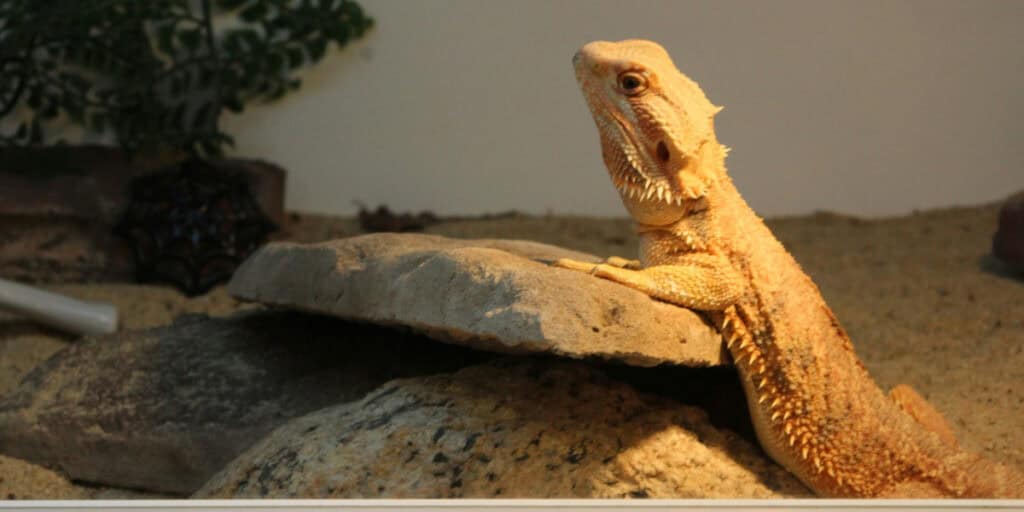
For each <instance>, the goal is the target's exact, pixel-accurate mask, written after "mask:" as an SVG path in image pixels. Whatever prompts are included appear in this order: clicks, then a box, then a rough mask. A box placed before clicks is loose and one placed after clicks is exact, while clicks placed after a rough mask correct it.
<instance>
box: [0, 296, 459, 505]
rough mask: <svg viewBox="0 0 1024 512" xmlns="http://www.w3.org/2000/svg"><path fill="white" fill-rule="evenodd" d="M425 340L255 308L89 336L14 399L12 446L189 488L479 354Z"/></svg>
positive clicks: (158, 485) (121, 478) (39, 457)
mask: <svg viewBox="0 0 1024 512" xmlns="http://www.w3.org/2000/svg"><path fill="white" fill-rule="evenodd" d="M416 338H418V337H417V336H413V335H409V334H403V333H399V332H394V331H393V330H391V329H382V328H379V327H375V326H368V325H353V324H349V323H346V322H343V321H340V320H337V319H334V318H328V317H317V316H312V315H307V314H300V313H294V312H277V313H267V312H262V311H255V312H248V313H240V314H238V315H236V316H232V317H228V318H219V319H215V318H210V317H206V316H199V315H190V316H186V317H183V318H181V319H179V320H178V321H177V322H175V323H174V324H172V325H170V326H166V327H160V328H155V329H147V330H139V331H125V332H122V333H118V334H116V335H112V336H108V337H101V338H93V339H87V340H85V341H83V342H81V343H76V344H74V345H71V346H69V347H67V348H65V349H63V350H61V351H60V352H58V353H56V354H55V355H54V356H52V357H51V358H50V359H48V360H47V361H46V362H44V363H42V364H41V365H39V366H37V367H36V368H35V369H34V370H33V371H32V372H30V373H29V374H28V375H27V376H26V377H25V378H24V379H23V380H22V382H21V383H20V384H19V386H18V387H17V388H15V389H14V390H13V391H12V392H11V393H10V394H8V395H7V396H6V397H4V398H3V399H2V400H0V453H3V454H5V455H10V456H13V457H18V458H20V459H24V460H28V461H31V462H34V463H38V464H43V465H46V466H48V467H54V468H58V469H60V470H61V471H62V472H63V473H65V474H67V475H69V476H70V477H71V478H74V479H76V480H83V481H87V482H94V483H99V484H105V485H110V486H115V487H126V488H136V489H145V490H150V491H157V492H166V493H172V494H188V493H191V492H193V491H195V490H196V489H197V488H198V487H199V486H200V485H201V484H202V483H203V482H205V481H206V480H207V479H209V477H210V476H211V475H212V474H213V473H215V472H216V471H217V470H219V469H220V468H221V467H222V466H223V465H224V464H225V463H227V462H228V461H230V460H231V459H233V458H234V457H235V456H237V455H238V454H239V453H241V451H242V450H244V449H245V448H247V447H248V446H249V445H250V444H251V443H253V442H255V441H256V440H258V439H259V438H260V437H262V436H263V435H265V434H266V433H267V432H269V431H271V430H272V429H273V428H275V427H277V426H279V425H281V424H282V423H284V422H285V421H287V420H289V419H291V418H294V417H297V416H300V415H302V414H305V413H308V412H310V411H313V410H316V409H318V408H321V407H325V406H327V405H333V404H338V403H342V402H345V401H349V400H355V399H358V398H361V397H362V396H363V395H365V393H367V392H369V391H370V390H372V389H373V388H375V387H376V386H378V385H379V384H381V383H383V382H385V381H387V380H389V379H392V378H395V377H398V376H408V375H418V374H423V373H430V372H436V371H451V370H453V369H456V368H459V367H461V366H462V365H464V364H468V363H469V362H474V361H476V360H478V358H479V355H478V354H475V353H472V352H470V351H468V350H465V349H459V348H457V347H451V346H445V345H442V344H438V343H429V342H424V341H423V340H421V339H416Z"/></svg>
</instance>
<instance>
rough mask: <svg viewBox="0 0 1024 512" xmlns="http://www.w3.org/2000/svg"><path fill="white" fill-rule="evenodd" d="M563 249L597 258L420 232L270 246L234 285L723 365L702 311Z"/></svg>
mask: <svg viewBox="0 0 1024 512" xmlns="http://www.w3.org/2000/svg"><path fill="white" fill-rule="evenodd" d="M562 257H569V258H575V259H578V260H585V261H597V258H596V257H594V256H591V255H588V254H582V253H578V252H574V251H569V250H566V249H561V248H558V247H554V246H550V245H544V244H539V243H535V242H527V241H518V240H457V239H450V238H444V237H440V236H433V235H421V234H391V233H386V234H385V233H381V234H372V235H363V236H358V237H353V238H345V239H340V240H333V241H330V242H324V243H319V244H313V245H303V244H294V243H275V244H270V245H268V246H265V247H263V248H262V249H260V250H259V251H257V252H256V254H254V255H252V256H251V257H250V258H249V259H248V260H247V261H246V262H245V263H243V264H242V266H241V267H240V268H239V269H238V271H237V272H236V273H235V276H234V278H233V279H232V280H231V283H230V284H229V285H228V291H229V292H230V293H231V294H232V295H234V296H236V297H238V298H240V299H243V300H248V301H256V302H261V303H265V304H271V305H275V306H281V307H286V308H294V309H299V310H304V311H312V312H317V313H323V314H329V315H335V316H339V317H342V318H347V319H354V320H360V321H365V322H373V323H378V324H385V325H402V326H407V327H411V328H413V329H416V330H418V331H421V332H423V333H425V334H426V335H427V336H429V337H431V338H434V339H437V340H441V341H445V342H449V343H457V344H462V345H468V346H471V347H474V348H478V349H484V350H493V351H499V352H507V353H533V352H543V353H552V354H557V355H562V356H569V357H573V358H601V359H607V360H617V361H622V362H625V363H628V364H632V365H637V366H654V365H659V364H675V365H687V366H708V365H719V364H725V363H726V362H727V357H726V356H725V352H724V351H723V348H722V343H721V337H720V336H719V334H718V333H717V331H715V330H714V329H713V328H712V327H711V326H709V325H708V324H707V323H706V322H705V321H704V320H703V319H702V318H701V317H700V316H699V315H697V314H696V313H694V312H692V311H690V310H687V309H683V308H679V307H676V306H673V305H670V304H666V303H664V302H660V301H656V300H653V299H651V298H650V297H648V296H646V295H644V294H643V293H640V292H639V291H636V290H633V289H631V288H628V287H626V286H622V285H620V284H616V283H612V282H609V281H607V280H603V279H598V278H595V277H593V276H590V275H587V274H585V273H581V272H576V271H571V270H566V269H561V268H554V267H551V266H550V265H548V263H550V262H551V261H554V260H556V259H558V258H562Z"/></svg>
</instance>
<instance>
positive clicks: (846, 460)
mask: <svg viewBox="0 0 1024 512" xmlns="http://www.w3.org/2000/svg"><path fill="white" fill-rule="evenodd" d="M573 61H574V64H575V68H576V77H577V80H578V81H579V84H580V88H581V89H582V92H583V95H584V97H585V98H586V100H587V103H588V105H589V106H590V110H591V112H592V114H593V116H594V120H595V122H596V123H597V127H598V132H599V133H600V136H601V148H602V154H603V157H604V161H605V164H606V166H607V168H608V172H609V174H610V176H611V178H612V181H613V183H614V184H615V187H616V189H617V190H618V191H619V194H620V197H621V198H622V201H623V203H624V205H625V206H626V209H627V210H628V211H629V213H630V215H631V216H632V217H633V219H634V220H635V221H636V222H637V228H638V230H639V232H640V234H641V236H640V239H641V247H640V254H641V258H640V260H639V261H630V260H624V259H622V258H611V259H609V260H608V261H606V262H605V263H603V264H598V265H594V264H591V263H584V262H577V261H573V260H560V261H559V262H557V263H556V265H557V266H561V267H564V268H570V269H574V270H580V271H586V272H591V273H593V274H594V275H596V276H598V277H602V278H605V279H610V280H613V281H617V282H620V283H622V284H624V285H627V286H630V287H633V288H636V289H638V290H640V291H643V292H644V293H647V294H649V295H650V296H652V297H655V298H657V299H661V300H664V301H667V302H671V303H675V304H678V305H680V306H684V307H687V308H692V309H697V310H702V311H704V312H705V313H706V314H707V315H708V317H709V318H710V319H711V320H712V321H713V322H714V324H715V325H716V326H717V327H718V329H719V330H720V331H721V333H722V336H723V339H725V340H726V344H727V347H728V349H729V352H730V353H731V354H732V358H733V361H734V362H735V364H736V366H737V368H738V370H739V375H740V378H741V380H742V382H743V387H744V389H745V391H746V396H747V403H748V407H749V409H750V414H751V417H752V419H753V423H754V427H755V430H756V431H757V436H758V439H759V440H760V442H761V445H762V446H763V447H764V449H765V451H767V452H768V454H769V455H770V456H771V457H772V458H773V459H775V460H776V461H777V462H779V463H780V464H782V465H783V466H784V467H786V468H787V469H788V470H789V471H791V472H793V473H794V474H795V475H797V477H799V478H800V479H801V480H802V481H803V482H804V483H805V484H807V485H808V486H809V487H810V488H811V489H813V490H814V491H815V492H817V493H818V494H820V495H824V496H837V497H838V496H845V497H880V496H888V497H1004V498H1005V497H1018V498H1019V497H1024V475H1022V474H1021V473H1019V472H1017V471H1015V470H1013V469H1011V468H1009V467H1006V466H1003V465H1000V464H997V463H994V462H991V461H988V460H985V459H983V458H982V457H980V456H977V455H974V454H971V453H968V452H965V451H963V450H961V449H960V448H959V447H958V445H957V442H956V439H955V438H954V437H953V435H952V433H951V430H950V429H949V428H948V426H947V425H946V423H945V421H944V420H943V419H942V416H941V415H940V414H939V413H938V412H936V411H935V409H933V408H932V407H931V406H930V405H929V404H928V403H927V402H925V401H924V399H922V398H921V397H920V396H919V395H917V393H915V392H914V391H913V390H911V389H910V388H909V387H906V386H898V387H897V388H896V389H894V390H893V392H892V393H891V395H890V396H887V395H886V394H884V393H883V392H882V390H880V389H879V388H878V386H877V385H875V383H874V381H873V380H872V379H871V377H870V376H869V375H868V372H867V371H866V370H865V368H864V366H863V365H862V364H861V362H860V361H859V360H858V359H857V356H856V354H855V353H854V350H853V345H852V344H851V343H850V339H849V337H848V336H847V335H846V332H844V331H843V328H842V327H841V326H840V325H839V321H838V320H837V319H836V317H835V315H833V313H832V311H831V310H830V309H829V308H828V306H827V305H826V304H825V302H824V300H823V299H822V297H821V294H820V292H819V291H818V288H817V287H816V286H815V285H814V283H813V282H812V281H811V279H810V278H809V277H807V275H806V274H804V272H803V271H802V270H801V269H800V266H799V265H798V264H797V262H796V261H795V260H794V259H793V257H792V256H790V254H789V253H788V252H786V250H785V249H784V248H783V247H782V245H781V244H780V243H779V242H778V241H777V240H776V239H775V237H774V236H772V234H771V232H770V231H769V230H768V228H767V227H766V226H765V225H764V223H763V222H762V221H761V219H760V218H758V217H757V215H755V214H754V212H753V211H751V209H750V207H748V206H747V204H746V202H744V201H743V199H742V198H741V197H740V194H739V192H737V191H736V188H735V187H734V186H733V183H732V181H731V180H730V179H729V177H728V176H727V175H726V173H725V154H726V151H727V150H726V149H725V148H724V146H722V145H720V144H719V143H718V141H717V139H716V138H715V132H714V125H713V117H714V115H715V114H716V113H717V112H718V111H719V110H720V108H719V107H716V106H714V105H712V104H711V103H710V102H709V101H708V100H707V98H706V97H705V96H704V93H703V92H702V91H701V90H700V87H698V86H697V84H696V83H694V82H692V81H691V80H690V79H688V78H687V77H685V76H684V75H683V74H682V73H680V72H679V71H678V70H677V69H676V67H675V65H674V64H673V63H672V60H671V59H670V58H669V56H668V54H667V53H666V52H665V50H664V49H663V48H661V47H660V46H658V45H657V44H655V43H652V42H650V41H640V40H631V41H622V42H617V43H609V42H594V43H590V44H588V45H586V46H584V47H583V48H582V49H581V50H580V51H579V52H577V54H576V56H575V57H574V59H573Z"/></svg>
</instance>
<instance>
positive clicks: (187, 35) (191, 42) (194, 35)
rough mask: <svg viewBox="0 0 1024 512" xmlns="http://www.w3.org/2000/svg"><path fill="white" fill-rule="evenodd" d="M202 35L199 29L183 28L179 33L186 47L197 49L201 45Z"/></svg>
mask: <svg viewBox="0 0 1024 512" xmlns="http://www.w3.org/2000/svg"><path fill="white" fill-rule="evenodd" d="M200 36H201V34H200V33H199V29H194V30H182V31H181V32H179V33H178V41H181V45H182V46H184V47H185V48H188V49H189V50H192V51H195V49H196V48H198V47H199V38H200Z"/></svg>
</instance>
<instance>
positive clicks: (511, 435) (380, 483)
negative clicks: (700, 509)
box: [193, 358, 811, 498]
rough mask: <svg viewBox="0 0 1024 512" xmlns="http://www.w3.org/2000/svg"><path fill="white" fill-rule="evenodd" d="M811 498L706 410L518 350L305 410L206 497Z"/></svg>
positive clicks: (202, 493) (205, 491)
mask: <svg viewBox="0 0 1024 512" xmlns="http://www.w3.org/2000/svg"><path fill="white" fill-rule="evenodd" d="M776 496H802V497H810V496H811V494H810V493H809V491H808V490H807V489H806V488H805V487H803V486H802V485H801V484H800V482H799V481H797V480H796V478H795V477H793V476H792V475H790V474H789V473H788V472H787V471H786V470H785V469H783V468H782V467H780V466H778V465H776V464H775V463H773V462H771V461H770V460H768V459H767V458H766V456H765V455H764V453H763V452H761V450H759V449H758V448H757V447H756V446H755V445H753V444H751V443H750V442H748V441H746V440H744V439H742V438H740V437H739V436H737V435H735V434H733V433H732V432H730V431H728V430H719V429H717V428H715V427H714V426H712V425H711V423H710V422H709V421H708V417H707V415H706V414H705V413H704V412H703V411H702V410H700V409H698V408H695V407H690V406H685V405H682V404H680V403H678V402H675V401H672V400H668V399H664V398H659V397H655V396H652V395H646V394H641V393H638V392H636V391H634V390H633V388H631V387H630V386H629V385H627V384H624V383H621V382H618V381H615V380H612V379H609V378H608V377H606V376H605V375H604V374H603V373H602V372H601V371H599V370H597V369H595V368H593V367H592V366H590V365H585V364H582V363H578V362H567V361H562V360H558V359H554V358H535V359H526V360H525V361H524V359H522V358H508V359H503V360H499V361H493V362H491V363H487V364H481V365H475V366H470V367H466V368H463V369H462V370H459V371H457V372H455V373H453V374H439V375H433V376H429V377H414V378H407V379H401V380H395V381H391V382H388V383H387V384H384V385H382V386H381V387H380V388H378V389H377V390H375V391H373V392H372V393H370V394H369V395H367V396H366V397H365V398H364V399H362V400H361V401H359V402H353V403H349V404H345V405H339V406H333V407H329V408H326V409H321V410H319V411H316V412H313V413H311V414H308V415H306V416H303V417H301V418H297V419H295V420H292V421H290V422H288V423H287V424H286V425H284V426H282V427H280V428H279V429H277V430H276V431H274V432H273V433H272V434H270V435H268V436H267V437H266V438H264V439H263V440H261V441H259V442H258V443H256V444H255V445H253V446H252V448H250V449H249V450H246V452H245V453H243V454H242V455H241V456H239V457H238V458H237V459H236V460H234V461H233V462H232V463H231V464H229V465H228V466H227V467H225V468H224V470H222V471H221V472H220V473H218V474H217V475H216V476H215V477H213V478H212V479H211V480H210V481H209V482H208V483H207V484H206V485H204V486H203V488H202V489H200V490H199V491H198V492H197V493H196V494H195V495H194V496H193V497H196V498H257V497H259V498H264V497H265V498H624V497H650V498H768V497H776Z"/></svg>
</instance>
